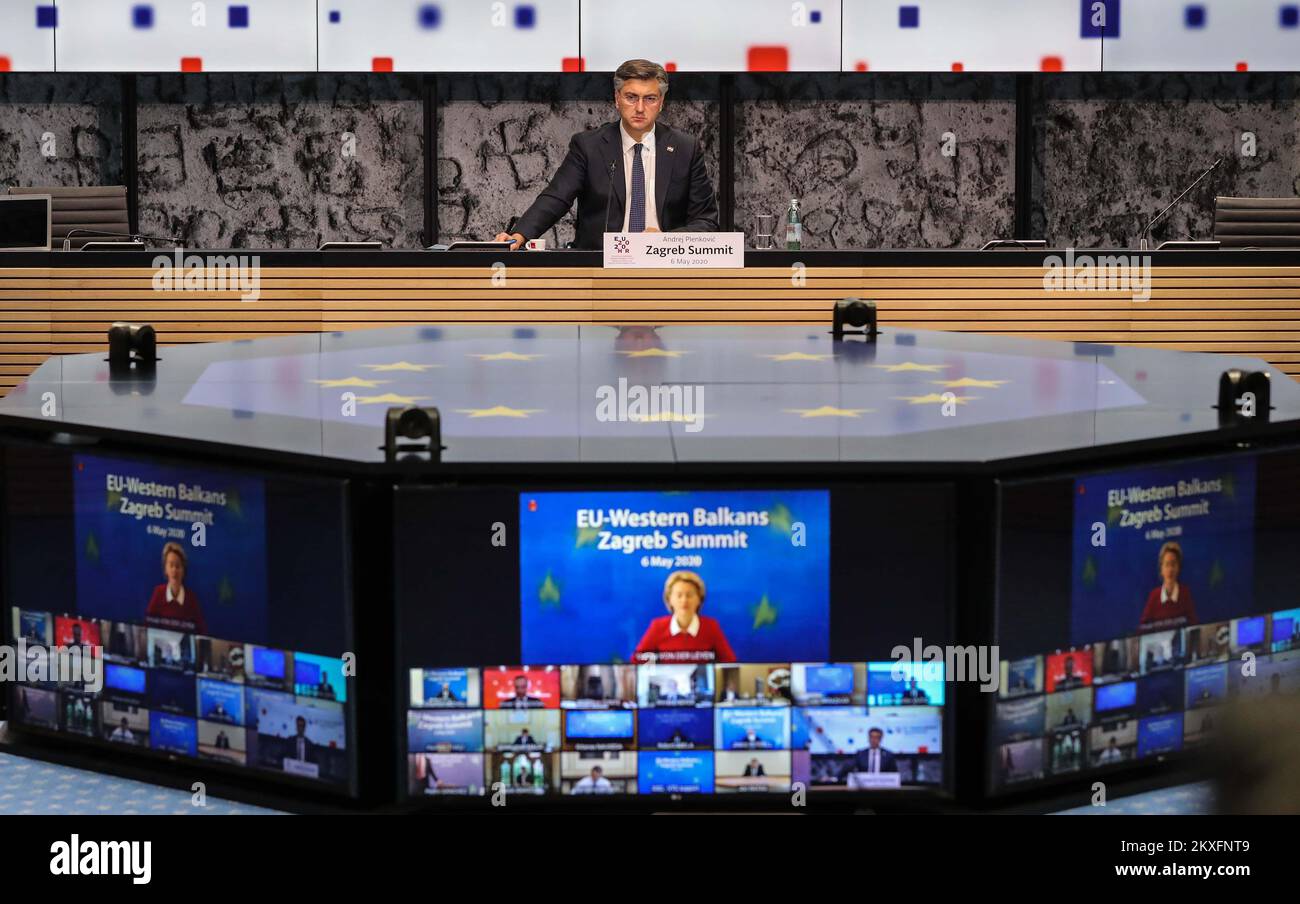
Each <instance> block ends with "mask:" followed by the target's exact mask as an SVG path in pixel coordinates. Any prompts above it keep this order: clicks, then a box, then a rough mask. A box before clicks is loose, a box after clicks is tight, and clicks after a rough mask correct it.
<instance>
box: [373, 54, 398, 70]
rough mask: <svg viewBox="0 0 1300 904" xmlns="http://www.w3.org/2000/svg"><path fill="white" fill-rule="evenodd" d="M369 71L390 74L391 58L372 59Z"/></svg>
mask: <svg viewBox="0 0 1300 904" xmlns="http://www.w3.org/2000/svg"><path fill="white" fill-rule="evenodd" d="M370 71H371V72H392V71H393V58H392V57H374V58H373V59H371V60H370Z"/></svg>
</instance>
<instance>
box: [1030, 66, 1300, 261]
mask: <svg viewBox="0 0 1300 904" xmlns="http://www.w3.org/2000/svg"><path fill="white" fill-rule="evenodd" d="M1298 86H1300V77H1298V76H1295V75H1289V74H1287V75H1265V74H1251V75H1219V74H1188V75H1180V74H1149V75H1144V74H1113V75H1106V76H1104V77H1102V76H1091V75H1089V76H1072V75H1062V76H1053V77H1049V78H1043V79H1041V80H1039V81H1038V82H1037V83H1036V90H1035V105H1034V109H1035V117H1034V133H1035V135H1034V138H1035V141H1034V171H1035V172H1034V197H1033V223H1034V234H1035V236H1041V237H1044V238H1046V239H1047V240H1048V242H1049V244H1055V245H1059V246H1062V247H1065V246H1075V247H1101V246H1106V247H1115V246H1120V247H1127V246H1128V245H1129V244H1134V245H1135V244H1136V241H1137V239H1138V237H1139V235H1140V234H1141V232H1142V228H1143V226H1144V225H1145V224H1146V223H1147V221H1149V220H1150V218H1151V217H1152V216H1154V215H1155V214H1156V213H1158V212H1159V211H1160V210H1162V209H1163V208H1164V207H1165V206H1166V205H1167V204H1169V203H1170V202H1171V201H1173V200H1174V199H1175V198H1176V197H1178V195H1179V194H1180V193H1181V192H1182V191H1183V190H1184V189H1185V188H1187V187H1188V186H1189V185H1190V184H1191V183H1192V181H1193V180H1195V178H1196V177H1197V176H1198V175H1200V173H1201V172H1202V171H1204V170H1205V169H1206V168H1207V167H1209V166H1210V164H1212V163H1213V162H1214V160H1215V158H1216V157H1219V156H1222V157H1223V158H1224V160H1223V163H1222V165H1221V166H1220V167H1219V169H1218V170H1217V171H1216V172H1215V173H1214V174H1213V175H1212V176H1211V177H1210V178H1209V179H1207V180H1206V181H1205V182H1202V183H1201V185H1200V186H1198V187H1197V188H1196V189H1195V190H1194V191H1193V192H1192V193H1191V194H1189V195H1188V196H1187V197H1186V198H1185V199H1184V200H1183V201H1182V202H1181V203H1180V204H1179V205H1178V207H1177V208H1176V209H1175V210H1173V211H1171V212H1170V215H1169V217H1168V218H1167V219H1166V220H1165V221H1164V222H1163V223H1161V224H1160V225H1158V226H1157V227H1156V229H1155V231H1154V233H1153V237H1154V238H1155V239H1156V240H1157V241H1160V240H1164V239H1180V238H1189V237H1190V238H1210V237H1211V236H1212V234H1213V225H1214V197H1215V195H1246V196H1262V197H1282V196H1291V197H1294V196H1295V195H1297V194H1300V142H1297V134H1298V133H1300V104H1297V87H1298ZM1247 132H1251V133H1253V134H1254V135H1255V156H1253V157H1252V156H1247V155H1244V154H1243V153H1242V151H1243V148H1245V147H1246V144H1245V142H1243V135H1244V134H1245V133H1247Z"/></svg>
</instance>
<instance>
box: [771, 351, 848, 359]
mask: <svg viewBox="0 0 1300 904" xmlns="http://www.w3.org/2000/svg"><path fill="white" fill-rule="evenodd" d="M763 357H764V358H768V359H769V360H772V361H825V360H826V359H827V358H834V357H835V356H834V355H810V354H808V352H786V353H785V354H783V355H763Z"/></svg>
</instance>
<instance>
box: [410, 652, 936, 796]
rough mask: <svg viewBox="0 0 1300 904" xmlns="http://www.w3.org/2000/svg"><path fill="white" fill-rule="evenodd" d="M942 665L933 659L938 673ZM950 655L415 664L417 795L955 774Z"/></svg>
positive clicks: (835, 785) (702, 790) (876, 783)
mask: <svg viewBox="0 0 1300 904" xmlns="http://www.w3.org/2000/svg"><path fill="white" fill-rule="evenodd" d="M927 669H928V670H927ZM943 705H944V681H943V676H942V667H941V665H937V664H927V663H921V664H913V663H895V662H871V663H866V662H857V663H820V664H818V663H762V664H740V663H727V664H719V663H711V662H710V663H650V664H644V665H560V666H555V665H552V666H531V667H527V666H522V667H506V666H499V667H490V668H431V669H412V670H411V671H410V698H409V709H408V712H407V777H408V788H409V792H410V794H411V795H412V796H415V797H419V796H425V795H429V796H439V795H462V796H464V795H469V796H478V795H484V794H494V793H496V792H497V791H498V790H501V789H504V790H505V791H506V792H507V793H512V794H527V795H621V794H710V793H717V794H728V793H743V792H769V793H771V792H789V791H790V790H791V788H792V786H793V785H795V784H796V783H799V784H800V785H801V786H802V787H804V788H807V789H809V790H814V791H815V790H840V791H846V790H859V791H866V790H874V789H899V788H906V787H925V786H930V787H933V786H938V785H941V784H942V782H943V760H942V757H943Z"/></svg>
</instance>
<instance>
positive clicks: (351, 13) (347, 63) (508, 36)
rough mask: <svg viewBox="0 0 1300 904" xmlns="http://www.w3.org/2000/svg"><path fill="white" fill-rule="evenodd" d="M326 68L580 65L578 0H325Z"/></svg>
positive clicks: (554, 68) (557, 68) (548, 68)
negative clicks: (431, 0) (434, 0)
mask: <svg viewBox="0 0 1300 904" xmlns="http://www.w3.org/2000/svg"><path fill="white" fill-rule="evenodd" d="M319 5H320V10H319V28H320V68H321V70H322V71H324V72H390V71H391V72H412V71H427V72H563V71H566V70H570V71H577V69H578V68H579V63H578V0H443V2H423V0H419V2H417V0H320V4H319Z"/></svg>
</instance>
